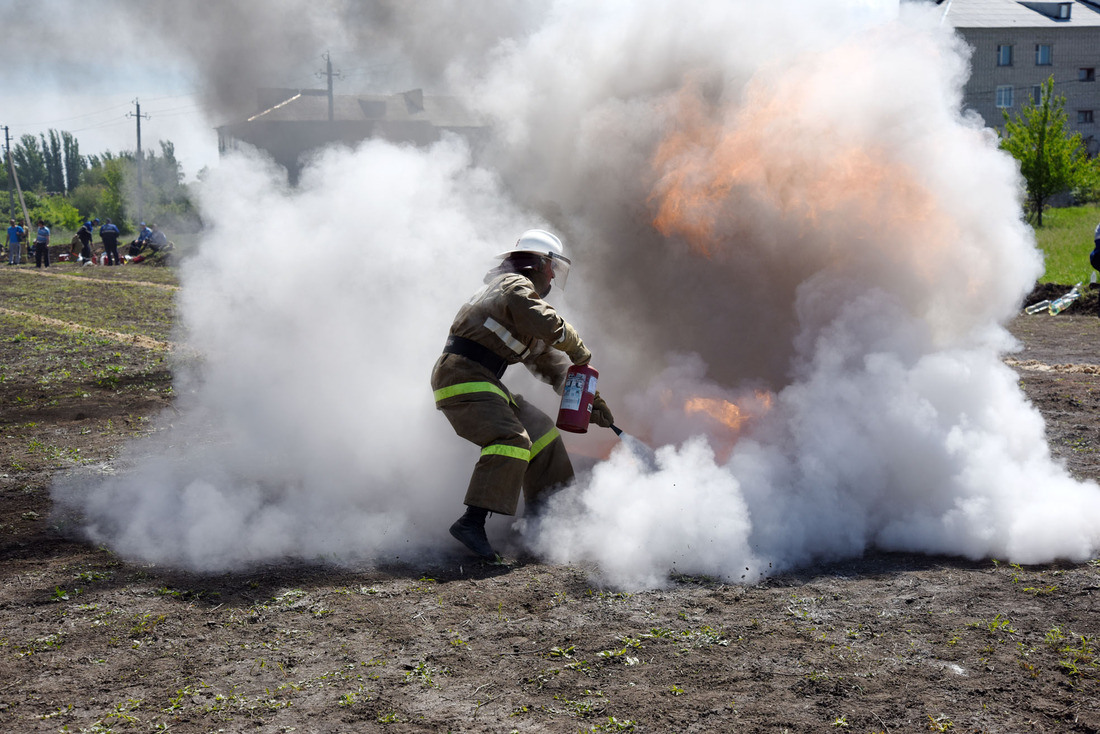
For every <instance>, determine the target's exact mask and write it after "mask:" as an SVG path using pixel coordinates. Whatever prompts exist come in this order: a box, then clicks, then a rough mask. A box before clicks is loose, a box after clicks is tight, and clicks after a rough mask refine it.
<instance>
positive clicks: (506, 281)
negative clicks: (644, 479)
mask: <svg viewBox="0 0 1100 734" xmlns="http://www.w3.org/2000/svg"><path fill="white" fill-rule="evenodd" d="M497 257H499V258H501V263H500V265H498V266H497V267H495V268H494V269H492V270H490V271H489V273H488V274H487V275H486V276H485V286H484V287H483V288H482V289H481V290H479V291H478V292H477V293H475V294H474V296H473V297H472V298H471V299H470V300H469V302H467V303H466V304H465V305H464V306H462V308H460V309H459V311H458V315H457V316H456V317H455V320H454V323H452V324H451V330H450V335H449V336H448V337H447V343H446V346H445V347H444V348H443V354H442V355H441V356H440V357H439V359H438V360H437V361H436V363H435V368H434V370H433V371H432V389H433V390H434V391H435V401H436V407H437V408H438V409H439V410H441V411H443V414H444V415H445V416H446V417H447V420H449V421H450V422H451V426H452V427H453V428H454V430H455V433H457V434H458V435H459V436H461V437H462V438H464V439H466V440H467V441H470V442H472V443H475V444H477V445H478V446H480V447H481V457H480V458H479V459H478V461H477V464H476V465H475V466H474V472H473V476H471V477H470V484H469V487H468V488H467V490H466V498H465V500H464V503H465V505H466V513H465V514H464V515H462V517H460V518H459V519H458V520H456V521H455V523H454V524H453V525H451V528H450V532H451V535H452V536H454V537H455V539H457V540H458V541H460V542H461V543H462V544H463V545H465V546H466V547H467V548H469V549H470V550H471V551H473V552H474V553H476V554H477V555H479V556H482V557H483V558H494V557H495V556H496V553H495V552H494V551H493V548H492V546H491V545H490V544H489V540H488V538H487V537H486V535H485V518H486V517H487V515H488V513H490V512H496V513H499V514H502V515H514V514H516V508H517V506H518V504H519V495H520V492H521V491H522V492H523V498H524V505H525V511H526V512H527V513H528V514H529V515H530V514H532V513H535V512H537V511H538V509H539V508H540V507H541V505H542V504H543V503H544V502H545V500H546V498H547V497H548V496H549V494H550V493H551V492H552V491H553V490H555V489H558V488H560V487H562V486H563V485H566V484H568V483H569V482H571V481H572V479H573V465H572V463H571V462H570V461H569V455H568V453H566V450H565V446H564V444H563V443H562V439H561V436H560V434H559V433H558V429H557V428H555V426H554V421H553V420H552V419H551V418H550V417H549V416H547V415H546V414H545V413H543V412H542V411H541V410H539V409H538V408H536V407H535V406H533V405H531V404H530V403H528V402H527V401H526V400H524V399H523V396H522V395H517V394H514V393H512V392H511V391H510V390H509V389H508V388H507V387H505V385H504V383H503V382H501V378H502V377H503V376H504V371H505V370H506V369H507V367H508V365H511V364H516V363H518V362H522V363H523V365H524V366H525V367H527V369H529V370H530V371H531V372H532V373H533V374H534V375H535V376H537V377H539V378H540V379H542V380H543V381H545V382H547V383H549V384H550V385H552V386H553V388H554V391H555V392H557V393H559V394H560V393H561V391H562V386H563V383H564V381H565V374H566V372H567V371H568V369H569V365H570V363H572V364H577V365H584V364H587V363H588V362H589V360H591V359H592V353H591V352H590V351H589V350H588V348H587V347H586V346H585V345H584V342H583V341H581V338H580V335H578V334H577V330H576V329H574V328H573V327H572V326H570V325H569V324H568V323H567V322H566V321H565V320H564V319H563V318H562V317H561V316H559V315H558V313H557V311H555V310H554V307H553V306H551V305H550V304H549V303H547V302H546V301H545V300H544V299H545V298H546V295H547V294H548V293H549V292H550V287H551V284H552V283H556V284H557V285H558V287H559V288H564V287H565V281H566V278H567V276H568V274H569V266H570V262H569V259H568V258H567V257H565V255H564V248H563V247H562V243H561V240H559V239H558V238H557V237H556V236H554V235H553V234H551V233H549V232H546V231H543V230H540V229H532V230H528V231H527V232H524V233H523V234H522V235H521V236H520V238H519V240H518V241H517V242H516V244H515V246H513V247H512V248H511V249H510V250H508V251H507V252H503V253H501V254H500V255H498V256H497ZM613 420H614V418H613V417H612V415H611V411H610V410H608V407H607V403H606V402H605V401H604V400H603V398H601V397H600V395H599V393H597V394H596V397H595V400H594V402H593V407H592V417H591V422H593V423H595V424H597V425H600V426H604V427H606V426H610V425H611V423H612V421H613Z"/></svg>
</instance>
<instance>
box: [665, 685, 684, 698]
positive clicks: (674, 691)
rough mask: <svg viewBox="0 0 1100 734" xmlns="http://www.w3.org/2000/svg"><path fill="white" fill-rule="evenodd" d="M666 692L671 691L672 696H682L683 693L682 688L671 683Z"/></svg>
mask: <svg viewBox="0 0 1100 734" xmlns="http://www.w3.org/2000/svg"><path fill="white" fill-rule="evenodd" d="M668 692H669V693H671V694H672V695H673V696H682V695H683V693H684V689H683V688H681V687H680V686H678V685H676V684H675V683H673V684H672V686H671V687H670V688H669V689H668Z"/></svg>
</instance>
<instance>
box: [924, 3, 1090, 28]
mask: <svg viewBox="0 0 1100 734" xmlns="http://www.w3.org/2000/svg"><path fill="white" fill-rule="evenodd" d="M1067 5H1068V6H1069V18H1063V17H1061V12H1060V11H1061V7H1062V6H1067ZM940 7H941V8H943V12H944V17H945V18H946V20H947V22H948V23H950V24H951V25H953V26H955V27H956V28H1056V27H1070V28H1078V27H1100V2H1096V1H1086V0H1041V1H1039V2H1026V1H1023V0H941V2H940Z"/></svg>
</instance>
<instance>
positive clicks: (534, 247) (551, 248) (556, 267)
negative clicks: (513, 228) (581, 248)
mask: <svg viewBox="0 0 1100 734" xmlns="http://www.w3.org/2000/svg"><path fill="white" fill-rule="evenodd" d="M521 252H528V253H531V254H533V255H541V256H543V257H545V258H546V259H547V260H549V261H550V267H551V269H552V270H553V279H554V281H555V282H556V283H557V286H558V288H561V289H564V288H565V281H566V280H567V279H568V278H569V266H570V265H571V264H572V263H571V262H570V260H569V258H567V257H566V256H565V247H564V246H563V245H562V243H561V240H559V239H558V238H557V237H556V236H554V235H552V234H550V233H549V232H547V231H546V230H544V229H529V230H527V231H526V232H524V233H523V234H521V235H520V236H519V239H518V240H516V244H515V245H513V246H512V248H511V249H509V250H506V251H505V252H502V253H500V254H499V255H497V257H499V258H506V257H510V256H511V255H515V254H518V253H521Z"/></svg>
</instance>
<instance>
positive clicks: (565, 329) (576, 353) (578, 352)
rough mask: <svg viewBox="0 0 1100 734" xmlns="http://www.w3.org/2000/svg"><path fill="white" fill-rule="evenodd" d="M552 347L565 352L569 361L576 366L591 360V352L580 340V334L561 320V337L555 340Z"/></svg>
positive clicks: (581, 365)
mask: <svg viewBox="0 0 1100 734" xmlns="http://www.w3.org/2000/svg"><path fill="white" fill-rule="evenodd" d="M554 348H555V349H560V350H561V351H563V352H565V354H566V355H567V356H568V357H569V361H571V362H572V363H573V364H575V365H577V366H578V367H583V366H584V365H586V364H588V363H589V362H591V361H592V352H590V351H589V350H588V347H586V346H585V345H584V342H583V341H581V335H580V334H578V333H577V330H576V329H574V328H573V327H572V326H570V325H569V324H568V323H566V322H562V330H561V338H559V339H558V341H557V342H555V344H554Z"/></svg>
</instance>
